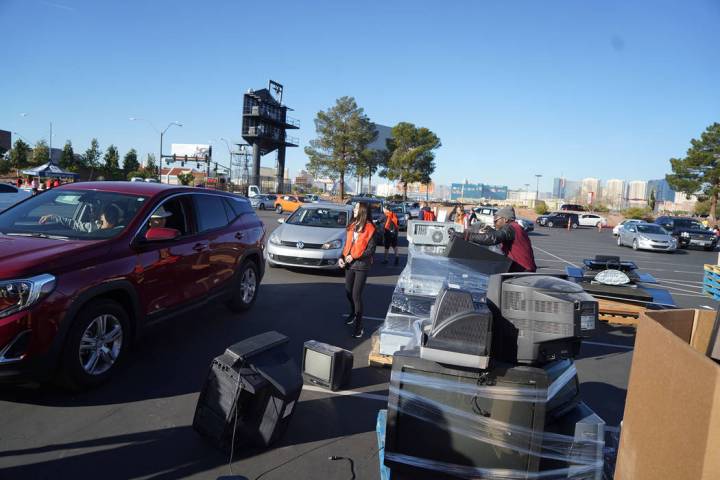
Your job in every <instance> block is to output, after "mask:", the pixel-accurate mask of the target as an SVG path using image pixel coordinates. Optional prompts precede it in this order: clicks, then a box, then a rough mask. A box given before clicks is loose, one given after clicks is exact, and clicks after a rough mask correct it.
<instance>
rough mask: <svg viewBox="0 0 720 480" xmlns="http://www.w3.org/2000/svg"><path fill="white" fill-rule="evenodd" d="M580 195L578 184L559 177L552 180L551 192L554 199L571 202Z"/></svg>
mask: <svg viewBox="0 0 720 480" xmlns="http://www.w3.org/2000/svg"><path fill="white" fill-rule="evenodd" d="M579 194H580V182H577V181H575V180H568V179H567V178H563V177H559V178H555V179H553V192H552V196H553V197H554V198H560V199H563V200H572V199H575V198H576V197H578V196H579Z"/></svg>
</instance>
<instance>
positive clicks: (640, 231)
mask: <svg viewBox="0 0 720 480" xmlns="http://www.w3.org/2000/svg"><path fill="white" fill-rule="evenodd" d="M617 244H618V246H619V247H622V246H628V247H632V248H633V250H659V251H663V252H674V251H675V250H676V249H677V240H676V239H675V237H673V236H672V235H670V234H669V233H668V231H667V230H665V229H664V228H662V227H661V226H660V225H658V224H656V223H646V222H640V223H628V224H627V225H626V226H625V227H623V228H621V229H620V235H618V239H617Z"/></svg>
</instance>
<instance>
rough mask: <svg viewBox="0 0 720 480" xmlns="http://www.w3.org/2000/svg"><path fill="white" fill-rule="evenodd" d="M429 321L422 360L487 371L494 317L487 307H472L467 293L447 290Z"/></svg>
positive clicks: (422, 347)
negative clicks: (430, 321) (430, 322)
mask: <svg viewBox="0 0 720 480" xmlns="http://www.w3.org/2000/svg"><path fill="white" fill-rule="evenodd" d="M431 320H432V324H431V326H430V329H429V331H428V332H427V333H425V334H424V335H423V340H422V345H421V347H420V356H421V357H422V358H424V359H427V360H433V361H436V362H440V363H444V364H448V365H455V366H462V367H469V368H487V366H488V363H489V362H490V345H491V339H492V322H493V317H492V313H491V312H490V309H489V308H488V307H487V305H486V304H484V303H480V304H475V302H474V301H473V296H472V293H470V292H467V291H464V290H459V289H452V288H447V287H446V288H443V289H442V290H440V293H439V294H438V297H437V301H436V302H435V307H434V308H433V315H432V318H431Z"/></svg>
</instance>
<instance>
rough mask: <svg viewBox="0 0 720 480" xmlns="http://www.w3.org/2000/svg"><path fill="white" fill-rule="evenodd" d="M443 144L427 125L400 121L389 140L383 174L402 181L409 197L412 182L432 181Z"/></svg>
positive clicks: (404, 196) (405, 195)
mask: <svg viewBox="0 0 720 480" xmlns="http://www.w3.org/2000/svg"><path fill="white" fill-rule="evenodd" d="M441 145H442V144H441V143H440V139H439V138H438V136H437V135H435V134H434V133H433V132H432V131H430V130H428V129H427V128H425V127H419V128H418V127H416V126H415V125H413V124H412V123H408V122H400V123H398V124H397V125H395V126H394V127H393V128H392V137H391V138H389V139H388V140H387V147H388V157H387V163H386V164H385V165H384V168H383V170H382V171H381V172H380V176H382V177H386V178H388V179H389V180H398V181H400V182H401V183H402V185H403V200H407V187H408V184H410V183H414V182H421V183H424V184H429V183H430V176H431V175H432V173H433V172H434V171H435V161H434V160H435V153H434V150H435V149H437V148H439V147H440V146H441Z"/></svg>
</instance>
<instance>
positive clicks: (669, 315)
mask: <svg viewBox="0 0 720 480" xmlns="http://www.w3.org/2000/svg"><path fill="white" fill-rule="evenodd" d="M714 322H715V312H713V311H706V310H664V311H657V312H646V313H644V314H642V315H641V317H640V322H639V325H638V329H637V336H636V338H635V351H634V353H633V360H632V366H631V369H630V381H629V384H628V392H627V400H626V403H625V415H624V418H623V427H622V433H621V436H620V448H619V451H618V458H617V467H616V469H615V480H662V479H668V480H718V479H720V365H718V364H717V363H715V362H714V361H713V360H711V359H710V358H709V357H708V356H707V355H706V353H707V350H708V345H709V343H710V336H711V332H712V327H713V324H714Z"/></svg>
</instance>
